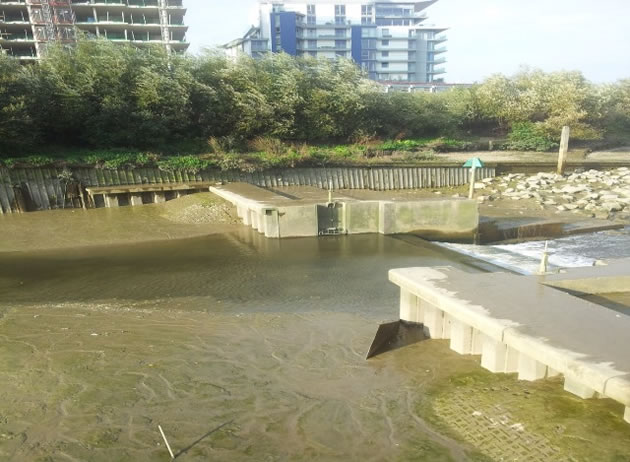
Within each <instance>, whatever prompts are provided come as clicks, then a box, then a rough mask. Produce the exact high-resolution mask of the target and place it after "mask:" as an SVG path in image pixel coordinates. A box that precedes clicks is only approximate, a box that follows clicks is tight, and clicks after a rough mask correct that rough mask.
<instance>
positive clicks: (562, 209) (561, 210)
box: [556, 205, 566, 212]
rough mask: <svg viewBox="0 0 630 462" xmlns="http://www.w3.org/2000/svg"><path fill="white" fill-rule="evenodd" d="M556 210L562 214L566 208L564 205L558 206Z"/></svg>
mask: <svg viewBox="0 0 630 462" xmlns="http://www.w3.org/2000/svg"><path fill="white" fill-rule="evenodd" d="M556 209H558V212H564V211H565V210H566V207H565V206H564V205H559V206H557V207H556Z"/></svg>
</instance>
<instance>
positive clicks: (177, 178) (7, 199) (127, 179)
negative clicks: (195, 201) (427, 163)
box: [0, 166, 495, 213]
mask: <svg viewBox="0 0 630 462" xmlns="http://www.w3.org/2000/svg"><path fill="white" fill-rule="evenodd" d="M70 170H71V172H72V176H73V178H74V179H75V180H76V181H78V182H79V183H80V184H81V186H82V187H89V186H116V185H147V184H164V183H166V184H172V183H195V182H199V183H201V182H235V181H238V182H245V183H251V184H254V185H256V186H262V187H278V186H314V187H318V188H324V189H328V187H329V186H332V187H333V188H334V189H335V190H339V189H371V190H377V191H384V190H393V189H419V188H441V187H450V186H461V185H464V184H467V183H468V181H469V180H468V176H469V172H470V170H469V169H466V168H460V167H439V166H436V167H400V168H399V167H338V168H324V167H321V168H292V169H279V170H265V171H261V172H253V173H247V172H238V171H221V170H205V171H201V172H198V173H191V172H187V171H175V172H165V171H162V170H159V169H158V168H136V169H119V170H107V169H97V168H72V169H70ZM62 171H63V170H62V169H56V168H28V169H2V168H0V213H10V212H16V211H20V210H21V209H22V207H20V204H19V202H20V201H22V200H23V201H24V204H23V205H24V207H25V208H26V209H27V210H47V209H52V208H61V207H63V206H64V203H63V202H64V200H63V197H64V187H63V184H62V183H61V182H60V180H59V179H58V176H59V175H60V174H61V173H62ZM477 174H478V178H479V179H483V178H490V177H494V176H495V169H494V168H482V169H478V170H477ZM80 206H81V205H80V203H79V202H78V201H71V200H67V201H66V203H65V207H68V208H72V207H80Z"/></svg>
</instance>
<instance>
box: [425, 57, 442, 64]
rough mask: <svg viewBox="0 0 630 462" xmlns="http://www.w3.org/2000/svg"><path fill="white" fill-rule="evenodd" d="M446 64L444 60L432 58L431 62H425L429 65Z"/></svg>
mask: <svg viewBox="0 0 630 462" xmlns="http://www.w3.org/2000/svg"><path fill="white" fill-rule="evenodd" d="M445 62H446V58H437V59H436V58H434V59H433V60H429V61H427V63H429V64H444V63H445Z"/></svg>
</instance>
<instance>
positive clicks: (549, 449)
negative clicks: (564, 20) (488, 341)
mask: <svg viewBox="0 0 630 462" xmlns="http://www.w3.org/2000/svg"><path fill="white" fill-rule="evenodd" d="M428 394H429V395H430V396H431V398H430V405H429V406H428V407H424V408H422V405H421V410H419V411H418V412H423V413H424V414H425V415H427V420H428V421H430V422H431V423H432V425H434V426H435V427H436V428H438V429H440V431H442V432H444V433H445V434H447V435H450V436H451V437H452V438H455V439H457V440H463V441H466V442H468V443H469V444H471V445H473V446H474V447H475V448H476V450H477V451H479V453H481V454H482V455H484V456H486V457H488V458H489V460H508V459H511V458H512V457H514V456H518V457H520V458H519V459H518V460H534V459H536V457H539V456H540V455H545V456H546V457H547V459H546V460H554V461H561V460H562V461H564V460H566V461H592V460H597V461H621V460H629V459H628V458H627V457H628V456H627V455H628V454H630V437H629V436H628V428H627V423H625V422H624V421H623V420H622V419H619V415H620V413H623V406H622V405H620V404H619V403H616V402H615V401H613V400H610V399H595V400H583V399H581V398H578V397H576V396H573V395H571V394H569V393H567V392H565V391H564V389H563V381H562V379H561V378H555V379H546V380H539V381H536V382H527V381H519V380H518V379H517V377H516V375H515V374H492V373H489V372H487V371H484V370H476V371H473V372H468V373H465V374H454V375H452V376H451V377H449V378H447V379H446V380H444V381H441V382H440V383H438V384H437V386H431V387H430V389H429V390H428Z"/></svg>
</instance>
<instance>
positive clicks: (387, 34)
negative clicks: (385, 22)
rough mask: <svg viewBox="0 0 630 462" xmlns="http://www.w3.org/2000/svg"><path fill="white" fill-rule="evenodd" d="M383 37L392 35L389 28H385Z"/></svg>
mask: <svg viewBox="0 0 630 462" xmlns="http://www.w3.org/2000/svg"><path fill="white" fill-rule="evenodd" d="M382 32H383V37H391V36H392V34H390V33H389V29H383V31H382Z"/></svg>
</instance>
